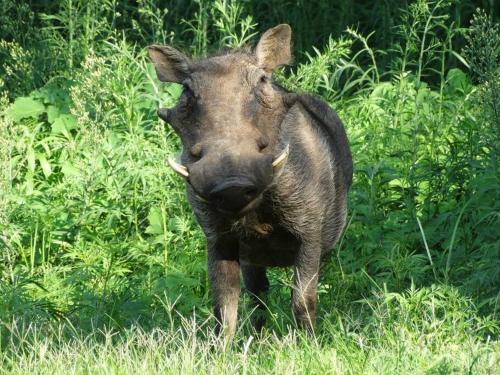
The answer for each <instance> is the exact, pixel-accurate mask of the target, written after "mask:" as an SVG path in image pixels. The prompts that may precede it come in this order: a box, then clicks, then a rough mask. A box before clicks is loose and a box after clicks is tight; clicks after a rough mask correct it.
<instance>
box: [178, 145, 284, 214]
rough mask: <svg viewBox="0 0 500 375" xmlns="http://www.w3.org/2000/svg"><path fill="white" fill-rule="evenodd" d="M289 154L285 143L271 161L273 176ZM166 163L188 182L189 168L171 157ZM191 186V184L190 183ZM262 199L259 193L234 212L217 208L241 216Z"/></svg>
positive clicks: (276, 174)
mask: <svg viewBox="0 0 500 375" xmlns="http://www.w3.org/2000/svg"><path fill="white" fill-rule="evenodd" d="M289 154H290V145H289V144H287V145H286V146H285V148H284V149H283V151H282V152H281V153H280V154H279V155H278V156H277V157H276V158H275V159H274V161H273V163H272V166H273V173H274V176H275V178H276V177H277V176H279V175H280V174H281V172H282V171H283V167H284V166H285V164H286V161H287V160H288V155H289ZM168 165H169V166H170V168H172V169H173V170H174V171H175V172H176V173H177V174H179V175H181V176H182V177H184V178H185V179H186V180H187V181H188V182H189V170H188V168H187V167H186V166H184V165H182V164H180V163H179V162H177V161H176V160H175V159H173V158H168ZM191 186H192V185H191ZM193 190H194V191H195V194H196V197H197V198H198V199H199V200H200V201H202V202H205V203H211V202H210V200H208V199H206V198H204V197H203V196H202V195H201V194H200V193H198V192H197V191H196V189H194V187H193ZM261 200H262V194H259V195H258V196H257V197H255V198H254V199H253V200H252V201H250V202H249V203H247V205H246V206H245V207H243V208H242V209H241V210H240V211H239V212H238V213H236V214H235V213H234V212H229V211H225V210H222V209H220V208H218V210H219V211H220V212H221V213H224V214H228V215H233V216H236V217H242V216H243V215H245V214H246V213H247V212H249V211H251V210H252V209H254V208H255V207H256V206H257V205H258V204H259V203H260V201H261Z"/></svg>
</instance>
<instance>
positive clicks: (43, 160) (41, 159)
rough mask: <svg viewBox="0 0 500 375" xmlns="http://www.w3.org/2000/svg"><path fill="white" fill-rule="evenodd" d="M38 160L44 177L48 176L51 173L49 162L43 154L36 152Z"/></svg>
mask: <svg viewBox="0 0 500 375" xmlns="http://www.w3.org/2000/svg"><path fill="white" fill-rule="evenodd" d="M37 156H38V161H39V162H40V166H41V167H42V171H43V174H44V175H45V177H49V176H50V175H51V174H52V168H51V166H50V163H49V162H48V160H47V158H46V157H45V155H44V154H38V155H37Z"/></svg>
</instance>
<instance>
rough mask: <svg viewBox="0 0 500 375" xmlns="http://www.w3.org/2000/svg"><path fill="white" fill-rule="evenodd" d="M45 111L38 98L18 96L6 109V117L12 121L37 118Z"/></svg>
mask: <svg viewBox="0 0 500 375" xmlns="http://www.w3.org/2000/svg"><path fill="white" fill-rule="evenodd" d="M43 112H45V106H44V105H43V104H42V103H40V102H39V101H38V100H35V99H33V98H30V97H24V96H23V97H20V98H17V99H16V100H15V102H14V103H12V105H11V106H10V107H9V109H7V112H6V114H7V117H9V118H10V119H11V120H12V121H15V122H17V121H20V120H21V119H23V118H28V117H32V118H37V117H38V116H40V115H41V114H42V113H43Z"/></svg>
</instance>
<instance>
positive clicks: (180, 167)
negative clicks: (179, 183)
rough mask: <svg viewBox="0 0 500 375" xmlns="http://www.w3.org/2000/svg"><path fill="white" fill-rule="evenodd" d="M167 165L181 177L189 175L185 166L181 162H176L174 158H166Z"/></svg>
mask: <svg viewBox="0 0 500 375" xmlns="http://www.w3.org/2000/svg"><path fill="white" fill-rule="evenodd" d="M168 165H170V168H172V169H173V170H174V171H176V172H177V173H179V174H180V175H181V176H182V177H184V178H188V177H189V172H188V170H187V168H186V167H185V166H183V165H182V164H179V163H177V162H176V161H175V160H174V159H172V158H168Z"/></svg>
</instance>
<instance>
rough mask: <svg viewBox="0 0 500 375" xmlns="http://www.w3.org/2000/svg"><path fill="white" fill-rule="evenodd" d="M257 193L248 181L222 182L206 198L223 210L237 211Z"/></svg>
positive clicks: (257, 190) (255, 187)
mask: <svg viewBox="0 0 500 375" xmlns="http://www.w3.org/2000/svg"><path fill="white" fill-rule="evenodd" d="M258 195H259V189H258V188H257V186H255V185H254V184H252V183H250V182H224V183H221V184H219V185H217V186H216V187H215V188H214V189H212V191H211V192H210V194H209V196H208V198H209V199H210V200H211V201H212V202H214V203H215V204H216V205H217V206H219V207H220V208H221V209H223V210H225V211H230V212H238V211H240V210H241V209H242V208H244V207H245V206H246V205H247V204H248V203H250V202H251V201H253V200H254V199H255V198H257V196H258Z"/></svg>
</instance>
